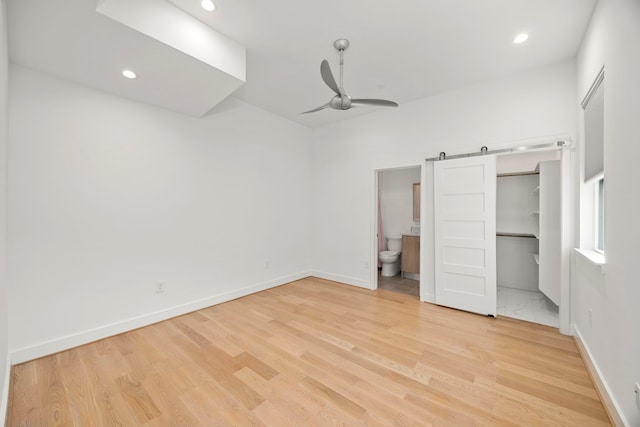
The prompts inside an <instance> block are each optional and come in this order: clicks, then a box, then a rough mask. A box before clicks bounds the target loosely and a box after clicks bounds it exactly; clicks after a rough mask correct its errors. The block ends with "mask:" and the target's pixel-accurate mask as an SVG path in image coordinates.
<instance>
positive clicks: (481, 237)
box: [434, 155, 497, 316]
mask: <svg viewBox="0 0 640 427" xmlns="http://www.w3.org/2000/svg"><path fill="white" fill-rule="evenodd" d="M434 199H435V200H434V201H435V205H434V211H435V212H434V218H435V230H434V231H435V233H434V234H435V285H436V286H435V288H436V289H435V291H436V298H435V300H436V304H439V305H444V306H447V307H453V308H457V309H461V310H465V311H471V312H474V313H480V314H484V315H492V316H495V315H496V301H497V287H496V158H495V156H492V155H487V156H478V157H469V158H463V159H455V160H445V161H437V162H435V164H434Z"/></svg>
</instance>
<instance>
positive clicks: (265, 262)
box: [264, 259, 270, 270]
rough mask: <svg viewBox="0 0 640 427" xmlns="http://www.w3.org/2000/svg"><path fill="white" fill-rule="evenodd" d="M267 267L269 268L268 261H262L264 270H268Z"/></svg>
mask: <svg viewBox="0 0 640 427" xmlns="http://www.w3.org/2000/svg"><path fill="white" fill-rule="evenodd" d="M269 266H270V263H269V260H268V259H267V260H265V261H264V269H265V270H268V269H269Z"/></svg>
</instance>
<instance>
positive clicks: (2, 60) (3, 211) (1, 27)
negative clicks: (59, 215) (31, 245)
mask: <svg viewBox="0 0 640 427" xmlns="http://www.w3.org/2000/svg"><path fill="white" fill-rule="evenodd" d="M5 12H6V9H5V2H4V0H0V423H1V422H3V421H2V420H4V418H5V413H6V409H7V396H8V391H9V375H8V374H9V362H10V361H9V358H8V325H7V278H6V257H7V230H6V226H7V164H6V155H7V72H8V69H7V67H8V59H7V23H6V18H5V16H6V13H5Z"/></svg>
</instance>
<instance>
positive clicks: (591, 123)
mask: <svg viewBox="0 0 640 427" xmlns="http://www.w3.org/2000/svg"><path fill="white" fill-rule="evenodd" d="M603 71H604V70H603ZM603 79H604V73H603V72H600V74H599V75H598V78H597V79H596V81H595V83H594V85H593V86H592V88H591V90H590V91H589V93H588V94H587V97H586V98H585V100H584V101H583V102H582V108H584V128H585V136H584V138H585V144H584V148H585V156H584V180H585V182H586V181H589V180H590V179H593V178H595V177H596V176H599V175H601V174H602V173H603V172H604V161H603V158H604V85H603V84H602V81H603Z"/></svg>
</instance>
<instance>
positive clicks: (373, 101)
mask: <svg viewBox="0 0 640 427" xmlns="http://www.w3.org/2000/svg"><path fill="white" fill-rule="evenodd" d="M351 105H378V106H380V107H397V106H398V103H397V102H393V101H387V100H386V99H352V100H351Z"/></svg>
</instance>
